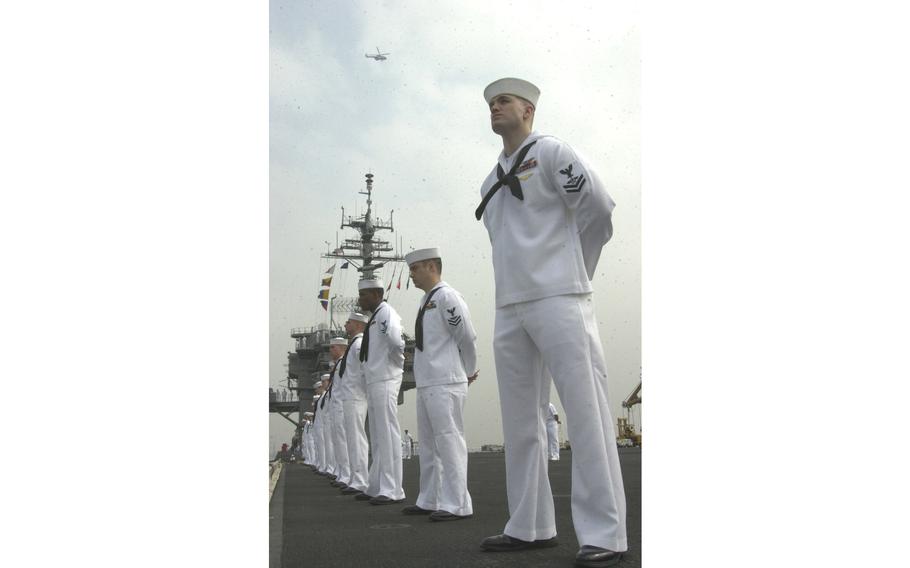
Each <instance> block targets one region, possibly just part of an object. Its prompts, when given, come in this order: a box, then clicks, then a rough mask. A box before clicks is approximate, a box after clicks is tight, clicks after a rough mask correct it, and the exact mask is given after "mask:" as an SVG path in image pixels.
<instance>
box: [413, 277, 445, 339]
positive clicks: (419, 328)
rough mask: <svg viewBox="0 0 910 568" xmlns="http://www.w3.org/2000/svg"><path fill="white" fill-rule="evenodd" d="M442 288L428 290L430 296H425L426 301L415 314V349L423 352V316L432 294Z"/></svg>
mask: <svg viewBox="0 0 910 568" xmlns="http://www.w3.org/2000/svg"><path fill="white" fill-rule="evenodd" d="M442 288H443V286H438V287H436V288H433V289H432V290H430V295H429V296H427V301H426V302H424V303H423V307H421V308H420V311H419V312H417V321H416V322H415V323H414V335H416V336H417V344H416V347H417V349H419V350H421V351H423V314H424V312H426V311H427V304H429V303H430V298H432V297H433V294H435V293H436V292H438V291H439V290H441V289H442Z"/></svg>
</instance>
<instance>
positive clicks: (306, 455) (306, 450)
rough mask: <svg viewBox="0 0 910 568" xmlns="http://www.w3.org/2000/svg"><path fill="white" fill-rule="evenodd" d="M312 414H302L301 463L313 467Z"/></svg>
mask: <svg viewBox="0 0 910 568" xmlns="http://www.w3.org/2000/svg"><path fill="white" fill-rule="evenodd" d="M312 430H313V413H312V412H304V413H303V463H305V464H307V465H313V432H312Z"/></svg>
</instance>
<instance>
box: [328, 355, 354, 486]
mask: <svg viewBox="0 0 910 568" xmlns="http://www.w3.org/2000/svg"><path fill="white" fill-rule="evenodd" d="M347 348H348V340H347V339H345V338H343V337H333V338H332V340H331V341H330V342H329V355H331V357H332V364H333V367H332V372H331V374H330V379H331V382H332V384H331V385H330V386H329V395H328V396H329V402H328V403H327V404H326V407H327V408H329V409H330V410H329V412H330V414H331V416H332V431H331V436H332V455H333V456H334V457H335V476H336V478H335V481H333V482H332V485H333V486H334V487H340V488H341V489H345V488H347V486H348V485H349V484H350V483H351V466H350V461H349V460H348V442H347V439H346V438H345V431H344V407H343V406H342V405H343V400H344V393H343V392H342V389H341V387H340V385H338V380H339V379H338V367H339V364H340V363H341V358H342V357H343V356H344V353H345V351H346V350H347Z"/></svg>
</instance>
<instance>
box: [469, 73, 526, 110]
mask: <svg viewBox="0 0 910 568" xmlns="http://www.w3.org/2000/svg"><path fill="white" fill-rule="evenodd" d="M499 95H515V96H518V97H521V98H523V99H525V100H527V101H529V102H530V103H531V104H532V105H534V106H535V107H537V99H539V98H540V89H538V88H537V87H535V86H534V85H533V84H531V83H529V82H527V81H525V80H524V79H516V78H514V77H505V78H504V79H499V80H498V81H493V82H492V83H490V84H489V85H487V88H486V89H484V90H483V98H484V99H486V101H487V104H490V101H492V100H493V98H494V97H498V96H499Z"/></svg>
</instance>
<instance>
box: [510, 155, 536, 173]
mask: <svg viewBox="0 0 910 568" xmlns="http://www.w3.org/2000/svg"><path fill="white" fill-rule="evenodd" d="M536 167H537V158H531V159H530V160H526V161H525V163H523V164H522V165H520V166H518V170H516V171H515V173H516V174H520V173H521V172H523V171H525V170H530V169H531V168H536Z"/></svg>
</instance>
